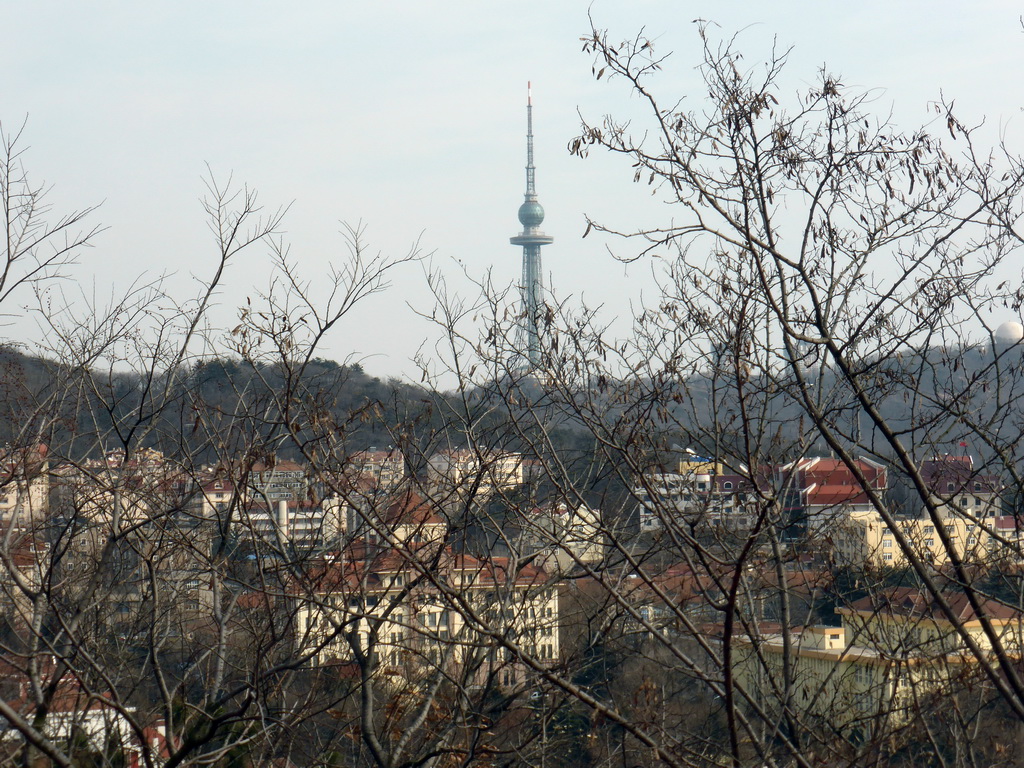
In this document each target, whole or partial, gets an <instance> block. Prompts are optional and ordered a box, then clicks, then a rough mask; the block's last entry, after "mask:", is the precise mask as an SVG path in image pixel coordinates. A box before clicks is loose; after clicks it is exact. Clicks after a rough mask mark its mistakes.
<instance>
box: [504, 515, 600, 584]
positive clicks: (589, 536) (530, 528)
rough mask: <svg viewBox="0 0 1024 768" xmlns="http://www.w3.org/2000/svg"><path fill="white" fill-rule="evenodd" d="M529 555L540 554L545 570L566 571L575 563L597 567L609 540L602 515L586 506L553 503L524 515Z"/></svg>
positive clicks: (524, 528)
mask: <svg viewBox="0 0 1024 768" xmlns="http://www.w3.org/2000/svg"><path fill="white" fill-rule="evenodd" d="M522 525H523V534H524V537H525V539H526V542H525V545H526V546H525V549H526V551H527V552H530V553H533V552H537V553H540V555H541V563H542V565H543V566H544V568H545V569H546V570H549V571H550V570H556V571H558V572H562V573H564V572H566V571H569V570H572V569H573V568H574V567H575V566H576V564H578V563H584V564H587V565H594V564H596V563H599V562H601V561H602V560H603V559H604V555H605V547H606V546H607V537H606V535H605V531H604V527H603V525H602V522H601V513H600V512H599V511H598V510H596V509H591V508H590V507H589V506H587V505H586V504H583V503H582V502H581V503H577V504H573V505H570V504H568V503H566V502H565V501H552V502H549V503H547V504H541V505H540V506H537V507H533V508H531V509H528V510H527V511H525V512H524V520H523V521H522Z"/></svg>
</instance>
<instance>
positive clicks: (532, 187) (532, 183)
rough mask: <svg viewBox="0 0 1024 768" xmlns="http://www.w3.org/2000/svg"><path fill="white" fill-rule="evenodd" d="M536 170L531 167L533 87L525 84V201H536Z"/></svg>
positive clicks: (527, 83) (528, 83)
mask: <svg viewBox="0 0 1024 768" xmlns="http://www.w3.org/2000/svg"><path fill="white" fill-rule="evenodd" d="M535 177H536V168H534V166H533V85H532V84H531V83H530V81H529V80H527V82H526V199H527V200H536V199H537V186H536V183H537V181H536V178H535Z"/></svg>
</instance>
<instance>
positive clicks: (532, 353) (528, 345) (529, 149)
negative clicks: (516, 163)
mask: <svg viewBox="0 0 1024 768" xmlns="http://www.w3.org/2000/svg"><path fill="white" fill-rule="evenodd" d="M524 197H525V199H524V201H523V204H522V205H521V206H519V222H520V223H521V224H522V225H523V231H522V232H520V233H519V234H518V235H516V236H515V237H513V238H511V239H510V242H511V243H512V245H521V246H522V247H523V276H522V283H521V285H520V293H521V297H522V304H521V307H520V313H521V315H520V317H521V319H520V323H519V327H518V329H517V333H516V336H517V338H516V342H517V346H518V349H519V353H520V354H521V355H522V356H523V357H524V364H525V366H526V367H527V368H531V369H532V368H537V367H538V366H539V365H540V363H541V344H540V329H541V327H542V323H541V320H542V318H541V313H542V312H543V311H544V295H543V294H544V278H543V272H542V269H541V258H540V249H541V246H544V245H548V244H549V243H552V242H554V238H552V237H549V236H548V235H545V234H544V233H543V232H541V230H540V225H541V223H543V221H544V208H543V207H542V206H541V204H540V203H539V202H537V188H536V169H535V168H534V165H533V94H532V92H531V89H530V86H529V84H527V89H526V194H525V196H524Z"/></svg>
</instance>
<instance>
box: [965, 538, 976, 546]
mask: <svg viewBox="0 0 1024 768" xmlns="http://www.w3.org/2000/svg"><path fill="white" fill-rule="evenodd" d="M977 543H978V540H977V539H976V538H975V537H974V536H968V537H967V546H972V545H973V544H977Z"/></svg>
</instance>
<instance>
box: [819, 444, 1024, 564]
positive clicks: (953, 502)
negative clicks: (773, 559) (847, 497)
mask: <svg viewBox="0 0 1024 768" xmlns="http://www.w3.org/2000/svg"><path fill="white" fill-rule="evenodd" d="M920 475H921V478H922V480H923V481H924V484H925V487H926V489H927V492H928V494H929V497H930V499H931V502H932V504H933V506H934V508H935V514H934V515H932V514H929V512H928V510H927V508H925V507H924V506H922V507H921V508H919V509H914V510H912V515H911V516H909V517H907V516H901V517H900V518H899V519H897V520H896V526H895V530H894V529H893V528H892V527H890V526H888V525H886V523H885V521H884V520H883V519H882V517H881V515H879V514H878V512H877V510H875V509H874V508H872V507H870V506H866V507H852V508H850V509H847V510H844V512H845V514H844V515H843V516H841V517H840V518H839V519H838V520H837V521H836V524H835V526H834V527H833V529H832V531H831V533H830V539H831V541H832V544H833V548H834V553H835V559H836V561H837V562H838V563H839V564H840V565H848V566H853V567H862V566H865V565H867V566H869V567H876V568H878V567H891V568H902V567H905V566H906V565H907V564H908V562H909V559H908V552H907V548H909V550H910V552H912V553H914V554H915V555H916V556H917V557H919V558H920V559H921V560H923V561H924V562H926V563H931V564H932V565H934V566H936V567H941V566H945V565H947V564H948V563H949V559H950V552H951V551H953V552H955V553H956V555H957V556H958V557H959V558H960V559H961V560H967V561H971V562H978V563H980V562H985V561H989V560H992V559H994V558H1004V559H1006V558H1009V559H1012V560H1013V561H1014V562H1019V560H1020V542H1019V536H1018V534H1017V529H1018V526H1017V521H1016V519H1015V518H1012V517H1008V516H1004V515H1001V514H1000V512H1001V499H1000V495H1001V485H1000V483H999V481H998V479H997V478H996V477H995V476H994V475H991V474H988V473H982V472H978V471H976V469H975V467H974V462H973V460H972V459H971V457H969V456H943V457H937V458H934V459H929V460H927V461H923V462H921V467H920ZM900 537H901V538H903V539H904V541H905V542H906V544H907V548H904V547H901V546H900V543H899V541H898V538H900ZM944 538H945V541H944V540H943V539H944Z"/></svg>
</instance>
